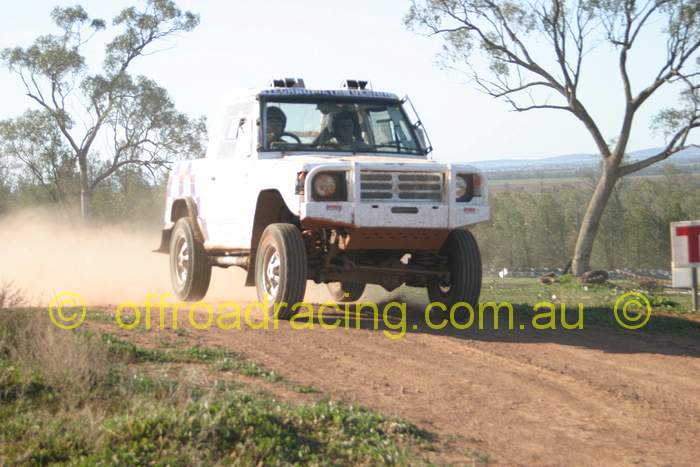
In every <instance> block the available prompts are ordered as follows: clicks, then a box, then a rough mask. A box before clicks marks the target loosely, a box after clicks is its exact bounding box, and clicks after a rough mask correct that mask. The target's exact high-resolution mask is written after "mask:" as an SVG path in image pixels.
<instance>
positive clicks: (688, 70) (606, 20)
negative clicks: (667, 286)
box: [405, 0, 700, 274]
mask: <svg viewBox="0 0 700 467" xmlns="http://www.w3.org/2000/svg"><path fill="white" fill-rule="evenodd" d="M405 21H406V24H407V25H408V26H409V27H411V28H414V29H416V30H420V31H427V32H428V33H430V34H432V35H437V36H440V37H442V38H443V40H444V41H443V42H444V45H443V50H444V53H443V58H444V59H445V60H446V61H447V62H448V63H449V64H453V65H454V64H457V65H466V67H467V69H468V70H469V72H470V74H471V76H472V78H473V81H474V83H475V84H476V85H477V87H478V88H479V89H480V90H482V91H483V92H485V93H486V94H488V95H490V96H492V97H494V98H497V99H502V100H504V101H505V102H507V103H508V104H509V105H510V107H511V108H512V109H513V110H514V111H517V112H526V111H531V110H551V111H560V112H565V113H567V114H570V115H573V117H575V118H576V119H577V120H578V121H579V122H580V124H581V125H582V126H583V128H585V129H586V130H587V132H588V134H590V137H591V138H592V141H593V143H594V144H595V147H596V148H597V151H598V153H599V154H600V158H601V170H600V173H599V176H598V179H597V182H596V187H595V190H594V192H593V195H592V197H591V199H590V201H589V202H588V206H587V208H586V211H585V215H584V216H583V219H582V222H581V226H580V229H579V232H578V237H577V240H576V246H575V248H574V253H573V259H572V271H573V272H574V273H575V274H581V273H583V272H585V271H586V270H588V269H590V258H591V252H592V249H593V244H594V240H595V238H596V233H597V231H598V227H599V224H600V220H601V218H602V215H603V212H604V210H605V206H606V204H607V203H608V200H609V199H610V196H611V194H612V193H613V190H614V188H615V185H616V183H617V182H618V181H619V180H620V179H621V178H622V177H624V176H626V175H629V174H632V173H634V172H637V171H639V170H642V169H644V168H646V167H649V166H650V165H652V164H655V163H657V162H659V161H663V160H664V159H667V158H669V157H670V156H672V155H673V154H676V153H678V152H679V151H682V150H683V149H685V148H687V147H688V146H689V145H690V141H691V140H690V139H689V136H690V135H691V132H692V131H693V130H694V129H695V128H698V127H699V126H700V113H699V105H700V92H699V89H700V81H699V78H700V69H699V68H698V65H700V58H699V57H698V49H699V48H700V2H698V0H579V1H567V0H414V1H413V3H412V6H411V8H410V10H409V12H408V14H407V15H406V18H405ZM650 38H651V39H650ZM645 40H646V41H649V40H655V41H661V43H662V44H663V45H664V47H663V49H664V53H663V54H662V56H661V57H659V58H658V60H656V58H657V57H655V56H654V54H650V53H648V51H647V50H645V49H644V48H642V47H641V46H640V44H643V43H644V41H645ZM594 49H595V53H596V54H603V53H605V54H609V56H610V57H612V59H613V62H614V63H616V65H615V66H614V67H611V68H610V69H603V70H601V69H599V68H596V65H597V63H596V62H594V61H592V60H591V59H590V52H591V51H592V50H594ZM640 62H644V66H645V67H653V70H654V72H653V76H651V77H650V78H649V79H648V80H647V81H646V82H643V84H641V85H639V84H637V83H638V82H640V81H642V79H643V78H642V77H636V76H632V72H631V70H633V69H634V67H633V66H632V65H633V64H639V63H640ZM584 77H588V78H590V77H593V78H594V79H597V80H598V81H600V80H601V79H602V80H605V81H606V82H610V80H613V79H617V80H619V83H620V84H621V86H620V89H621V95H620V99H619V101H615V102H610V103H609V105H610V106H619V111H620V112H619V114H620V115H621V119H620V121H619V122H618V124H617V125H616V126H615V128H613V129H612V130H610V129H606V128H603V127H602V124H601V121H600V119H596V118H594V116H593V113H592V111H591V107H590V102H587V101H586V99H585V98H584V95H585V96H587V97H590V96H591V95H592V94H595V92H596V91H595V89H593V88H590V87H589V83H591V82H592V81H593V79H587V80H584V79H583V78H584ZM667 88H668V89H670V90H671V91H672V92H677V94H678V98H679V101H678V103H677V105H675V106H673V107H672V108H668V109H666V110H663V111H661V112H660V113H658V114H657V115H656V117H655V118H654V119H653V120H652V122H651V127H652V128H653V129H656V130H658V131H659V132H661V133H663V135H664V136H665V143H664V147H663V148H661V149H660V150H659V151H658V152H657V153H656V154H653V155H651V156H649V157H646V158H644V159H642V160H636V161H633V162H629V161H627V160H626V159H625V154H626V152H627V148H628V144H629V141H630V137H631V135H632V130H633V124H634V123H635V119H636V117H638V115H639V113H640V109H642V108H643V107H644V106H645V104H646V105H647V106H648V105H649V104H648V102H649V100H650V98H651V97H652V96H655V95H658V94H659V93H660V92H661V91H662V90H664V89H667Z"/></svg>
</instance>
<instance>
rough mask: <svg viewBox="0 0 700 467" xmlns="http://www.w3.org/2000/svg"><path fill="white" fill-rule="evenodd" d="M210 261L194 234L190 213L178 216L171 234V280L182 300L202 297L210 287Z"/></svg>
mask: <svg viewBox="0 0 700 467" xmlns="http://www.w3.org/2000/svg"><path fill="white" fill-rule="evenodd" d="M210 280H211V265H210V264H209V258H208V257H207V253H206V251H204V247H203V246H202V244H201V243H199V242H198V241H197V240H196V239H195V238H194V225H193V224H192V220H191V219H190V218H189V217H182V218H180V219H178V221H177V222H176V223H175V226H174V227H173V231H172V234H171V235H170V282H171V283H172V286H173V290H174V291H175V295H176V296H177V298H179V299H180V300H183V301H185V302H196V301H197V300H201V299H202V298H204V296H205V295H206V293H207V289H209V282H210Z"/></svg>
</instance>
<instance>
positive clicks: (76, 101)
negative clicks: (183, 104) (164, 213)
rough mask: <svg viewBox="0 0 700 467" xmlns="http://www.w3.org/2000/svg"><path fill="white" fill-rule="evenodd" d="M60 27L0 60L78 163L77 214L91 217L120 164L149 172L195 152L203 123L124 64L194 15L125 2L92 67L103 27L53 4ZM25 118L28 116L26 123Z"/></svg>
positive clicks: (190, 23)
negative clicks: (97, 195)
mask: <svg viewBox="0 0 700 467" xmlns="http://www.w3.org/2000/svg"><path fill="white" fill-rule="evenodd" d="M51 18H52V20H53V22H54V24H55V25H56V26H57V28H58V31H59V32H58V33H55V34H48V35H42V36H39V37H37V38H36V39H35V41H34V42H33V44H31V45H30V46H29V47H26V48H23V47H14V48H7V49H5V50H3V51H2V60H3V62H4V64H5V65H6V66H7V67H8V68H9V69H10V70H11V71H13V72H14V73H16V74H17V75H18V76H19V78H20V79H21V80H22V83H23V84H24V88H25V89H26V94H27V96H28V97H29V98H30V99H31V100H32V101H33V102H34V103H35V105H36V106H38V108H39V110H41V111H42V112H37V113H35V114H25V115H24V116H23V117H22V118H25V119H26V118H31V117H32V115H35V116H36V117H37V118H44V116H48V117H49V119H50V122H51V125H52V126H53V127H54V128H55V129H57V130H58V132H59V133H60V135H61V137H62V139H63V142H64V143H65V145H66V146H67V148H68V149H69V151H70V152H71V155H72V157H74V159H75V162H76V164H77V170H78V173H79V177H78V180H79V185H80V205H81V214H82V216H83V218H88V217H90V209H91V199H92V194H93V192H94V190H95V187H96V186H97V185H98V184H100V183H101V182H102V181H104V180H105V179H107V178H108V177H110V176H112V175H113V174H114V173H115V172H117V171H118V170H119V169H120V168H122V167H124V166H138V167H141V168H142V169H144V170H147V171H155V170H158V169H159V168H162V167H164V166H167V165H168V163H169V162H170V161H171V160H172V159H173V158H177V157H182V156H185V155H187V154H192V153H195V154H196V153H200V152H201V151H202V146H201V141H202V137H203V134H204V132H205V125H204V122H203V120H201V119H190V118H188V117H187V116H186V115H184V114H182V113H181V112H179V111H178V110H177V109H176V108H175V105H174V103H173V101H172V100H171V98H170V97H169V95H168V93H167V92H166V90H165V89H163V88H162V87H160V86H158V84H157V83H155V82H154V81H153V80H151V79H148V78H147V77H144V76H132V75H131V74H130V73H129V70H130V69H131V68H132V65H133V63H134V62H135V61H137V59H139V58H141V57H144V56H145V55H149V54H150V53H152V52H155V51H156V50H154V49H155V46H156V45H157V44H158V43H163V42H166V41H167V40H168V38H170V37H171V36H176V35H178V34H180V33H182V32H186V31H191V30H193V29H194V28H195V27H196V26H197V25H198V24H199V17H198V16H197V15H195V14H193V13H191V12H189V11H186V12H183V11H181V10H180V9H179V8H178V7H177V6H176V5H175V3H174V2H172V1H171V0H148V1H147V2H146V3H145V4H144V5H143V8H142V9H137V8H136V7H129V8H125V9H123V10H122V11H121V12H120V13H119V14H118V15H117V16H116V17H114V19H113V20H112V22H111V26H110V27H111V29H112V31H111V36H110V37H111V40H108V41H107V42H106V43H105V45H104V59H103V62H102V66H101V69H100V70H99V71H97V72H93V71H92V70H90V67H88V65H87V60H86V48H87V46H88V44H90V43H91V42H92V41H93V40H95V37H99V36H100V35H101V34H103V31H104V30H105V29H108V26H107V23H106V22H105V21H104V20H101V19H97V18H91V17H90V16H89V15H88V13H87V12H86V11H85V9H84V8H83V7H81V6H79V5H78V6H73V7H67V8H60V7H56V8H54V9H53V10H52V11H51ZM25 123H26V122H25Z"/></svg>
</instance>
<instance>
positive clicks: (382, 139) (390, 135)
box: [368, 108, 416, 149]
mask: <svg viewBox="0 0 700 467" xmlns="http://www.w3.org/2000/svg"><path fill="white" fill-rule="evenodd" d="M368 114H369V121H370V125H371V126H372V133H373V134H374V143H373V144H375V145H377V146H396V145H400V146H401V147H403V148H407V149H416V148H415V144H414V143H413V141H412V139H411V138H409V137H408V135H409V134H410V130H409V128H408V126H407V125H406V122H405V119H404V118H402V115H401V113H400V112H399V110H398V109H395V108H390V109H383V110H370V111H369V112H368Z"/></svg>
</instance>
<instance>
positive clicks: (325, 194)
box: [314, 174, 338, 198]
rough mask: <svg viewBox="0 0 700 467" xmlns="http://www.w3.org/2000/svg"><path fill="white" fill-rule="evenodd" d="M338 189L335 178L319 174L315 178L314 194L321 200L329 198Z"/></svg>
mask: <svg viewBox="0 0 700 467" xmlns="http://www.w3.org/2000/svg"><path fill="white" fill-rule="evenodd" d="M337 189H338V187H337V185H336V183H335V177H333V176H332V175H328V174H318V175H316V177H314V192H316V194H317V195H318V196H320V197H321V198H329V197H331V196H333V195H334V194H335V190H337Z"/></svg>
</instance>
